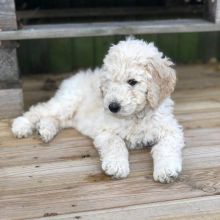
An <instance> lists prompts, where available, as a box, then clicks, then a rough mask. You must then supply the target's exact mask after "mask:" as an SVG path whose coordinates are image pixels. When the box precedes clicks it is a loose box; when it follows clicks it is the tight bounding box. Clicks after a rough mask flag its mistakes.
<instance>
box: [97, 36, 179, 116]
mask: <svg viewBox="0 0 220 220" xmlns="http://www.w3.org/2000/svg"><path fill="white" fill-rule="evenodd" d="M172 65H173V63H172V62H171V61H170V60H169V59H168V58H166V57H163V54H162V53H161V52H159V51H158V49H157V48H156V47H155V46H154V44H153V43H146V42H144V41H143V40H137V39H133V38H128V39H127V40H125V41H120V42H119V43H118V44H117V45H113V46H111V47H110V49H109V51H108V54H107V55H106V56H105V58H104V65H103V75H102V77H101V80H102V83H101V90H102V93H103V96H104V106H105V109H106V110H108V111H111V112H113V113H115V114H117V115H120V116H130V115H132V114H137V113H139V112H141V111H142V110H143V109H144V108H145V106H148V107H149V108H152V109H155V108H157V107H158V106H159V105H160V103H161V102H162V101H163V100H164V99H165V98H166V97H169V96H170V95H171V93H172V92H173V90H174V87H175V83H176V74H175V70H174V69H173V68H172Z"/></svg>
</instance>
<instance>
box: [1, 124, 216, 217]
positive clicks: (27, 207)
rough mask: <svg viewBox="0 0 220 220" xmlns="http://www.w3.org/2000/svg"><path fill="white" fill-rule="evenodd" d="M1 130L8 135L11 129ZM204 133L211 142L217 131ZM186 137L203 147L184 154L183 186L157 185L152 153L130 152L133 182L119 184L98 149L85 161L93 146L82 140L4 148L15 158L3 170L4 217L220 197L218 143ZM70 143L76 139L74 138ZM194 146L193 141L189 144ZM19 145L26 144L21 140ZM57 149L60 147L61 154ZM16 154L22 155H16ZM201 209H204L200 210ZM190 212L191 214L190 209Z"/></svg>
mask: <svg viewBox="0 0 220 220" xmlns="http://www.w3.org/2000/svg"><path fill="white" fill-rule="evenodd" d="M2 127H3V128H4V129H3V131H5V132H8V124H4V125H3V126H2ZM204 132H205V133H206V135H207V136H209V133H210V134H213V130H212V129H210V130H209V129H208V130H206V131H204ZM218 132H219V129H218V130H216V133H215V137H217V136H218ZM187 135H189V136H190V135H191V136H192V137H193V138H194V141H195V140H196V141H198V143H197V146H195V147H194V146H190V147H189V148H186V149H185V151H184V171H183V175H182V176H181V178H180V179H179V181H177V182H176V183H173V184H169V185H164V184H159V183H154V182H153V180H152V159H151V157H150V153H149V151H148V152H146V151H143V150H142V151H133V152H131V158H130V160H131V174H130V176H129V178H127V179H124V180H120V181H119V180H118V181H115V180H112V179H111V178H109V177H107V176H105V175H103V174H102V173H101V170H100V164H99V159H98V157H97V153H95V151H94V149H93V151H94V153H95V154H93V153H92V154H91V156H90V157H86V156H85V157H81V156H83V153H84V151H85V148H84V147H83V146H87V147H88V148H91V149H92V146H89V145H88V143H86V142H82V139H80V138H79V139H77V136H75V138H73V141H72V146H73V147H72V149H71V147H70V146H69V147H68V148H66V146H65V142H63V143H62V144H61V143H59V140H57V141H58V142H57V141H56V142H54V143H51V144H50V145H44V146H42V145H40V144H37V143H36V142H35V147H34V146H33V147H30V148H28V146H27V147H26V149H24V148H23V147H22V145H20V146H19V145H18V146H15V145H14V146H11V147H12V148H11V147H10V144H9V145H8V146H7V145H6V146H5V147H4V144H3V145H2V147H3V148H2V147H1V148H2V151H1V153H0V156H1V157H2V158H4V157H7V155H8V156H10V157H8V162H12V161H14V165H13V166H11V165H9V164H8V165H9V166H8V165H7V162H6V164H5V165H6V167H4V166H2V165H1V167H2V168H1V172H0V189H1V192H0V193H1V199H0V200H1V203H0V209H1V217H2V218H3V219H19V218H23V219H25V218H33V217H35V218H37V217H43V216H44V215H45V213H57V214H59V215H62V214H65V213H76V215H78V212H85V211H88V210H97V209H107V208H108V209H109V208H116V207H126V206H131V205H132V206H136V205H140V204H150V203H155V202H162V201H164V202H166V203H167V201H170V200H177V199H178V200H180V199H181V200H182V199H186V198H192V197H201V196H208V195H213V196H214V195H216V194H218V193H219V192H220V188H219V184H218V183H219V181H220V173H219V167H220V163H219V161H220V160H219V158H220V154H219V153H220V152H219V149H218V143H217V142H216V146H211V145H208V146H203V147H200V146H199V144H200V143H202V140H200V138H201V136H203V133H200V134H199V130H197V132H196V133H194V134H193V135H192V134H191V133H190V131H188V134H187ZM9 139H10V138H9ZM9 139H8V140H9ZM12 139H13V138H12ZM68 139H69V140H70V139H71V133H69V135H68ZM68 139H67V140H68ZM34 141H35V140H34ZM63 141H65V139H63ZM194 141H189V144H191V143H193V142H194ZM17 142H20V144H22V140H20V141H17ZM26 143H28V142H26ZM29 143H30V139H29ZM58 143H59V144H58ZM66 143H68V142H66ZM207 143H210V142H209V141H208V142H207ZM57 144H58V145H57ZM77 145H78V146H77ZM20 147H21V148H20ZM54 147H55V148H54ZM57 147H60V150H58V148H57ZM34 148H35V149H34ZM43 148H44V149H43ZM13 150H15V151H16V152H17V153H16V152H15V153H14V155H13ZM66 150H67V151H66ZM41 151H42V152H41ZM71 151H72V152H71ZM9 152H11V153H10V154H9ZM28 152H29V153H28ZM144 152H145V153H144ZM22 153H24V155H23V157H24V158H23V159H24V160H25V157H26V158H28V157H29V158H30V160H29V163H28V164H25V163H23V164H22V163H21V161H22V158H20V159H21V160H20V162H19V161H18V160H16V155H17V154H20V156H22ZM54 153H55V154H57V156H58V155H59V156H58V157H59V158H60V159H58V160H54V161H50V158H51V156H52V155H53V154H54ZM34 157H35V158H34ZM9 158H10V160H11V161H9ZM43 158H44V160H45V161H44V162H43V161H42V159H43ZM213 158H215V159H214V160H213ZM31 159H32V160H31ZM170 192H172V193H170ZM203 204H204V203H203ZM206 205H207V204H206ZM199 207H201V208H202V206H201V204H200V206H199ZM187 210H188V211H191V210H190V208H189V207H188V209H187ZM192 214H193V213H192Z"/></svg>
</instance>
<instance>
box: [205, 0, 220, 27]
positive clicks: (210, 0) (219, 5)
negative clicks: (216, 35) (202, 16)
mask: <svg viewBox="0 0 220 220" xmlns="http://www.w3.org/2000/svg"><path fill="white" fill-rule="evenodd" d="M205 3H206V10H205V11H206V15H207V17H208V19H209V20H210V21H212V22H215V23H220V1H219V0H207V1H206V2H205Z"/></svg>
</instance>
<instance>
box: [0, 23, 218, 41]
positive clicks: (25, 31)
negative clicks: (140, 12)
mask: <svg viewBox="0 0 220 220" xmlns="http://www.w3.org/2000/svg"><path fill="white" fill-rule="evenodd" d="M219 30H220V24H214V23H211V22H208V21H205V20H202V19H175V20H158V21H131V22H103V23H80V24H79V23H75V24H53V25H27V26H24V27H23V28H22V29H21V30H18V31H2V32H0V40H22V39H39V38H60V37H82V36H85V37H86V36H107V35H130V34H150V33H174V32H178V33H181V32H206V31H219Z"/></svg>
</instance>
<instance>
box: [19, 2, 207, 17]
mask: <svg viewBox="0 0 220 220" xmlns="http://www.w3.org/2000/svg"><path fill="white" fill-rule="evenodd" d="M126 3H127V2H126ZM132 3H133V2H132ZM132 3H131V4H130V5H131V6H132V7H121V6H120V5H119V6H118V7H96V8H91V7H90V8H71V9H70V8H66V9H49V10H45V9H40V10H38V9H37V10H20V11H17V17H18V19H39V18H53V19H54V18H67V17H68V18H70V17H87V18H88V17H94V16H95V17H96V16H98V17H106V16H120V17H121V16H138V15H139V16H140V15H145V16H146V15H147V16H149V15H151V16H152V15H155V14H157V15H158V16H161V15H164V14H170V13H172V14H174V13H175V14H184V15H187V14H188V15H191V14H201V13H202V12H203V6H202V5H194V6H192V5H187V6H185V7H178V6H176V7H169V8H166V10H164V8H163V7H134V3H133V5H132Z"/></svg>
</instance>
